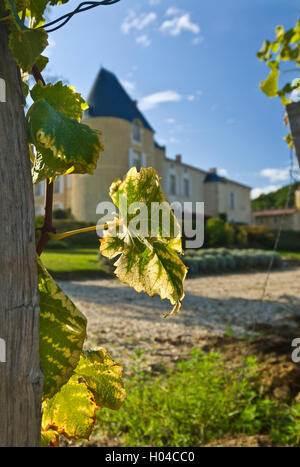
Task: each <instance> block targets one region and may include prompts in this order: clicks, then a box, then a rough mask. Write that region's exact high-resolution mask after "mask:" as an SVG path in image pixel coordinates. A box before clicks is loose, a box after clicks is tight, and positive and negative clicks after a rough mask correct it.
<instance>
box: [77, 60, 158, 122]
mask: <svg viewBox="0 0 300 467" xmlns="http://www.w3.org/2000/svg"><path fill="white" fill-rule="evenodd" d="M87 103H88V104H89V106H90V107H89V109H88V110H86V111H85V112H84V118H90V117H116V118H122V119H124V120H128V121H129V122H133V120H135V119H138V120H140V121H141V122H142V124H143V126H144V127H145V128H147V129H148V130H151V131H153V128H151V126H150V125H149V123H148V122H147V120H146V119H145V117H144V116H143V114H142V113H141V112H140V111H139V109H138V108H137V105H136V103H135V102H134V101H133V100H132V99H131V98H130V97H129V95H128V94H127V92H126V91H125V89H124V88H123V87H122V85H121V84H120V82H119V80H118V79H117V77H116V76H115V75H114V74H113V73H111V72H110V71H107V70H105V68H101V69H100V71H99V73H98V76H97V78H96V80H95V82H94V84H93V87H92V89H91V91H90V93H89V96H88V98H87Z"/></svg>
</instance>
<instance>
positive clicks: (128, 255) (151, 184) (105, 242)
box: [100, 167, 187, 317]
mask: <svg viewBox="0 0 300 467" xmlns="http://www.w3.org/2000/svg"><path fill="white" fill-rule="evenodd" d="M110 196H111V198H112V200H113V202H114V204H115V205H116V206H117V207H118V208H119V211H120V218H119V219H116V220H115V221H114V222H112V223H109V228H108V229H107V230H106V231H105V233H104V237H103V239H102V240H101V245H100V251H101V253H102V254H103V255H104V256H106V257H108V258H115V257H116V256H119V258H118V260H117V261H116V263H115V266H116V269H115V274H116V275H117V277H118V278H119V279H120V280H121V281H122V282H124V283H126V284H129V285H130V286H131V287H133V288H134V289H135V290H136V291H137V292H142V291H144V292H146V293H148V295H150V296H153V295H155V294H158V295H160V297H161V298H162V299H164V298H167V299H169V300H170V301H171V303H172V304H173V305H174V307H173V310H172V311H171V312H170V313H168V314H167V315H165V317H167V316H170V315H172V314H173V313H176V312H178V311H179V310H180V308H181V300H182V299H183V297H184V291H183V281H184V279H185V277H186V273H187V268H186V267H185V265H184V264H183V263H182V261H181V259H180V258H179V257H178V255H177V253H182V248H181V233H180V227H179V224H178V222H177V220H176V218H175V216H174V214H173V212H172V210H171V209H170V206H169V205H168V203H167V200H166V198H165V195H164V193H163V191H162V190H161V187H160V181H159V177H158V175H157V173H156V171H155V170H154V169H153V168H151V167H150V168H147V169H141V171H140V172H137V170H136V168H135V167H133V168H132V169H130V170H129V172H128V173H127V175H126V176H125V178H124V180H123V182H121V180H117V181H116V182H114V183H113V184H112V185H111V188H110ZM124 199H126V200H127V202H126V203H124V202H123V200H124ZM133 203H142V204H143V205H145V206H146V207H147V213H146V216H147V217H146V218H145V219H141V222H144V223H145V224H146V227H147V230H148V234H147V235H145V234H143V233H140V234H138V235H136V232H134V231H133V229H132V225H133V224H132V221H133V220H135V217H136V213H135V212H134V213H132V211H131V208H130V206H133ZM159 205H162V206H163V215H162V216H160V217H157V219H158V220H156V222H154V224H155V229H154V230H155V233H153V232H152V230H153V229H152V226H153V219H154V215H155V210H154V211H153V210H152V206H156V207H157V209H158V206H159ZM155 209H156V208H155ZM163 220H164V221H166V220H168V221H169V223H170V229H169V232H168V233H167V232H166V230H165V226H166V224H168V222H163ZM116 224H119V227H118V228H117V229H116V228H115V225H116Z"/></svg>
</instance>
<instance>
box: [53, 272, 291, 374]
mask: <svg viewBox="0 0 300 467" xmlns="http://www.w3.org/2000/svg"><path fill="white" fill-rule="evenodd" d="M265 279H266V274H265V273H242V274H222V275H212V276H206V277H196V278H189V279H187V280H186V282H185V294H186V296H185V298H184V300H183V306H182V310H181V312H180V313H179V314H177V315H176V316H173V317H170V318H168V319H164V318H163V315H164V314H165V313H166V312H167V311H168V310H169V309H170V304H169V302H168V301H166V300H164V301H161V300H160V298H159V297H152V298H151V297H148V296H147V295H146V294H144V293H142V294H138V293H136V292H135V291H134V290H133V289H131V288H130V287H128V286H126V285H124V284H122V283H121V282H120V281H119V280H118V279H115V278H111V279H100V280H88V281H71V282H60V285H61V286H62V288H63V289H64V291H65V292H66V293H67V294H68V295H69V296H70V297H71V299H72V300H73V301H74V303H75V304H76V305H77V306H78V308H79V309H80V310H81V311H82V312H83V313H84V314H85V315H86V317H87V318H88V341H87V345H88V346H89V347H90V346H91V345H92V346H93V345H101V346H103V347H105V348H106V349H107V350H108V351H110V352H111V354H112V355H113V356H114V357H115V358H116V359H120V358H121V356H122V361H123V362H124V359H125V361H126V360H127V359H130V356H131V355H132V354H134V351H135V350H136V349H141V348H142V349H144V350H145V351H146V352H147V354H146V355H147V362H149V365H151V364H152V365H155V364H159V363H167V362H169V361H176V360H177V359H179V358H184V357H185V356H186V355H187V354H188V352H189V351H190V349H191V347H193V346H201V347H205V345H206V342H207V340H208V339H209V338H210V337H212V336H216V335H222V334H224V333H227V334H228V333H229V334H230V335H235V336H241V335H243V334H245V333H246V332H248V333H249V327H250V328H251V327H252V326H253V324H254V323H259V324H260V325H261V324H268V325H275V326H277V325H278V326H281V325H284V324H288V325H289V326H291V325H292V326H293V321H292V320H291V317H293V316H295V315H300V286H299V284H300V268H293V269H291V268H289V269H286V270H282V271H276V272H272V274H271V275H270V278H269V283H268V287H267V291H266V294H265V301H264V303H262V302H261V297H262V290H263V286H264V283H265Z"/></svg>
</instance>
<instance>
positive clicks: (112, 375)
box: [75, 348, 126, 410]
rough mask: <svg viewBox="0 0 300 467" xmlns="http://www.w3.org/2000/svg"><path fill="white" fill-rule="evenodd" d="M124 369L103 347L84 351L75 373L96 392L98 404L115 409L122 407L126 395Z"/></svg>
mask: <svg viewBox="0 0 300 467" xmlns="http://www.w3.org/2000/svg"><path fill="white" fill-rule="evenodd" d="M122 371H123V368H122V366H121V365H119V364H117V363H115V362H114V361H113V360H112V358H111V357H110V356H109V355H108V354H107V353H106V350H105V349H102V348H100V349H98V350H93V351H86V352H84V353H83V354H82V356H81V357H80V360H79V363H78V366H77V367H76V369H75V373H76V374H77V375H78V376H79V377H82V378H83V379H84V380H85V382H86V385H87V387H88V389H89V390H90V391H92V393H93V394H94V396H95V400H96V403H97V405H98V406H99V407H100V408H102V407H107V408H109V409H114V410H118V409H119V408H120V407H121V405H122V404H123V402H124V400H125V397H126V392H125V389H124V386H123V380H122Z"/></svg>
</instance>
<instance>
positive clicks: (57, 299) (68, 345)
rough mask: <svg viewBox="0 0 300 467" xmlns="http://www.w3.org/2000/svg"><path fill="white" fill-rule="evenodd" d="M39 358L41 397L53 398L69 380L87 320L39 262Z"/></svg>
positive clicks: (77, 356)
mask: <svg viewBox="0 0 300 467" xmlns="http://www.w3.org/2000/svg"><path fill="white" fill-rule="evenodd" d="M37 262H38V274H39V293H40V358H41V364H42V368H43V372H44V388H43V397H44V398H48V397H51V396H53V395H54V394H55V393H56V392H57V391H58V390H59V389H60V387H61V386H62V385H63V384H65V383H66V382H67V381H68V379H69V378H70V377H71V375H72V373H73V371H74V369H75V368H76V366H77V364H78V362H79V359H80V355H81V351H82V347H83V343H84V341H85V338H86V325H87V320H86V318H85V316H84V315H83V314H82V313H81V312H80V311H79V310H78V309H77V308H76V306H75V305H74V304H73V303H72V301H71V300H70V299H69V298H68V297H67V296H66V295H65V293H64V292H63V291H62V290H61V289H60V287H59V286H58V285H57V284H56V282H55V281H54V279H53V278H52V277H51V276H50V274H49V273H48V271H47V270H46V269H45V267H44V266H43V264H42V262H41V261H40V259H39V258H38V259H37Z"/></svg>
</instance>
